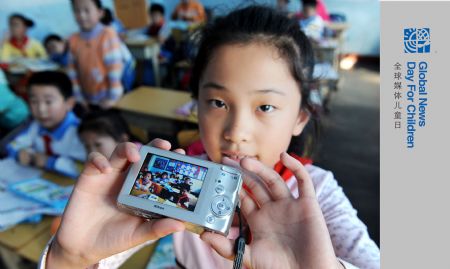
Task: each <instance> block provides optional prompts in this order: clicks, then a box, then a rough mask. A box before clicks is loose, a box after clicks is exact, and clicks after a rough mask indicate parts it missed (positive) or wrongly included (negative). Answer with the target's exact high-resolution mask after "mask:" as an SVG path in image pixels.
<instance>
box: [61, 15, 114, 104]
mask: <svg viewBox="0 0 450 269" xmlns="http://www.w3.org/2000/svg"><path fill="white" fill-rule="evenodd" d="M120 42H121V41H120V39H119V36H118V35H117V33H116V32H115V31H114V29H112V28H110V27H105V26H103V25H102V24H97V25H96V26H95V27H94V29H92V30H91V31H89V32H79V33H76V34H74V35H72V36H71V37H70V39H69V44H70V53H69V66H68V74H69V77H70V78H71V80H72V82H73V84H74V95H75V97H76V99H77V100H78V101H81V102H83V101H87V102H88V103H90V104H95V105H98V104H100V103H101V102H102V101H109V100H111V101H116V100H118V99H119V98H120V97H121V96H122V94H123V87H122V83H121V77H122V72H123V60H122V54H121V51H120V44H121V43H120Z"/></svg>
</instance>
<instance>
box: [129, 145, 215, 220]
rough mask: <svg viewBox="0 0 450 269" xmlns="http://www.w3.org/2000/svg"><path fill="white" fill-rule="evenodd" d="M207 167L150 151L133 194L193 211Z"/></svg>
mask: <svg viewBox="0 0 450 269" xmlns="http://www.w3.org/2000/svg"><path fill="white" fill-rule="evenodd" d="M207 172H208V168H206V167H202V166H199V165H195V164H190V163H186V162H182V161H179V160H174V159H171V158H167V157H163V156H159V155H155V154H150V153H149V154H147V156H146V157H145V160H144V163H143V164H142V167H141V169H140V170H139V173H138V176H137V177H136V180H135V182H134V184H133V188H132V189H131V191H130V195H133V196H136V197H140V198H143V199H148V200H152V201H155V202H159V203H161V204H165V205H170V206H173V207H178V208H182V209H185V210H189V211H194V209H195V206H196V204H197V200H198V197H199V195H200V191H201V189H202V185H203V181H204V179H205V177H206V173H207Z"/></svg>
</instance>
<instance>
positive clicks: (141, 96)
mask: <svg viewBox="0 0 450 269" xmlns="http://www.w3.org/2000/svg"><path fill="white" fill-rule="evenodd" d="M190 100H191V95H190V93H187V92H180V91H176V90H170V89H163V88H154V87H139V88H137V89H135V90H132V91H131V92H130V93H128V94H126V95H125V96H123V97H122V99H121V100H120V101H119V102H118V103H117V104H116V105H115V106H114V108H116V109H118V110H120V111H121V113H122V115H123V116H124V118H125V119H126V120H127V122H128V123H129V124H131V125H134V126H139V127H140V128H143V129H145V130H146V131H148V132H150V133H152V134H156V135H163V136H167V137H175V136H176V134H177V133H178V131H180V130H181V129H182V127H183V125H186V124H187V125H196V124H197V118H196V117H195V116H188V117H186V116H181V115H178V114H176V113H175V110H176V109H177V108H179V107H180V106H182V105H183V104H185V103H187V102H189V101H190Z"/></svg>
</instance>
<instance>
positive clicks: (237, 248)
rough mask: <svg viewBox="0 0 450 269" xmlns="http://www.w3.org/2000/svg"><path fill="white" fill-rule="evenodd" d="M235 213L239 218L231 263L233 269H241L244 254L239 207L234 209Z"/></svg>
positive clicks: (243, 238) (243, 237)
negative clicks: (237, 234) (237, 235)
mask: <svg viewBox="0 0 450 269" xmlns="http://www.w3.org/2000/svg"><path fill="white" fill-rule="evenodd" d="M236 213H237V214H238V217H239V237H238V238H237V239H236V241H235V243H234V253H235V257H234V262H233V269H241V268H242V263H243V261H244V252H245V236H244V232H243V229H242V216H241V209H240V208H239V205H238V206H237V207H236Z"/></svg>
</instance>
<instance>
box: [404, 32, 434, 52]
mask: <svg viewBox="0 0 450 269" xmlns="http://www.w3.org/2000/svg"><path fill="white" fill-rule="evenodd" d="M403 44H404V52H405V53H429V52H430V46H431V39H430V28H405V29H403Z"/></svg>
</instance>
